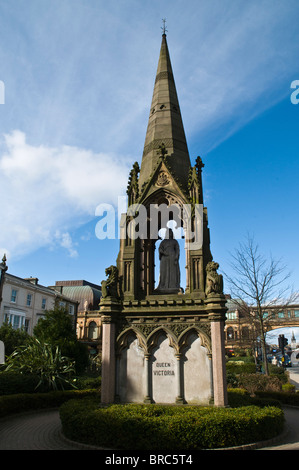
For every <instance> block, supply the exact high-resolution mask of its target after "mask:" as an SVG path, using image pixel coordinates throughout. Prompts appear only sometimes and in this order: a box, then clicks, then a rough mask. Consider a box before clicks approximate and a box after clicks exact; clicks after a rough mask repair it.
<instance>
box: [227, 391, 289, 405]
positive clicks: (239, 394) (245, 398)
mask: <svg viewBox="0 0 299 470" xmlns="http://www.w3.org/2000/svg"><path fill="white" fill-rule="evenodd" d="M227 396H228V404H229V406H231V407H232V408H236V407H239V406H249V405H255V406H260V407H261V408H263V407H264V406H277V407H278V408H281V403H280V401H279V400H277V399H275V398H272V397H271V396H269V397H267V396H266V397H261V398H259V397H252V396H250V394H249V393H248V392H247V390H245V389H244V388H232V389H228V390H227Z"/></svg>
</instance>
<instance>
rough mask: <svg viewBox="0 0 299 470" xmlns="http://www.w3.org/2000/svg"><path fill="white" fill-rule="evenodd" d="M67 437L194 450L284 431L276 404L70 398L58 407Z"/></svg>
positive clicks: (123, 445) (98, 443) (117, 444)
mask: <svg viewBox="0 0 299 470" xmlns="http://www.w3.org/2000/svg"><path fill="white" fill-rule="evenodd" d="M60 418H61V422H62V427H63V432H64V434H65V436H66V437H67V438H69V439H72V440H75V441H79V442H81V443H86V444H90V445H95V446H97V447H106V448H110V449H117V450H160V451H164V450H167V451H168V450H197V449H213V448H221V447H231V446H238V445H244V444H248V443H252V442H257V441H261V440H266V439H270V438H272V437H275V436H277V435H279V434H280V433H281V432H282V430H283V424H284V415H283V411H282V410H281V409H280V408H278V407H273V406H272V407H270V406H266V407H264V408H260V407H258V406H246V407H239V408H215V407H199V406H169V405H168V406H167V405H154V404H151V405H137V404H129V405H120V404H118V405H108V406H102V405H100V403H99V400H97V399H92V398H89V399H83V400H70V401H68V402H66V403H64V404H63V405H62V406H61V408H60Z"/></svg>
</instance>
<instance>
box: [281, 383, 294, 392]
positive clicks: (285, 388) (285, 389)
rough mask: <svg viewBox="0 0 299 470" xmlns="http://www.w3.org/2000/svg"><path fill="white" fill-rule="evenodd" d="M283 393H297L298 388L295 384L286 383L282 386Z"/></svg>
mask: <svg viewBox="0 0 299 470" xmlns="http://www.w3.org/2000/svg"><path fill="white" fill-rule="evenodd" d="M282 391H283V392H294V393H295V392H296V387H295V385H294V384H290V383H286V384H282Z"/></svg>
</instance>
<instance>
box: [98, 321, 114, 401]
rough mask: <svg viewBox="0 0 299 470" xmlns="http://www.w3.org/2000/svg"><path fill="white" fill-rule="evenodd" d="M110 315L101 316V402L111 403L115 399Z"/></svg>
mask: <svg viewBox="0 0 299 470" xmlns="http://www.w3.org/2000/svg"><path fill="white" fill-rule="evenodd" d="M111 320H112V319H111V317H110V316H108V315H107V316H104V317H102V321H103V326H102V328H103V336H102V338H103V339H102V382H101V401H102V403H113V402H114V399H115V324H114V323H112V321H111Z"/></svg>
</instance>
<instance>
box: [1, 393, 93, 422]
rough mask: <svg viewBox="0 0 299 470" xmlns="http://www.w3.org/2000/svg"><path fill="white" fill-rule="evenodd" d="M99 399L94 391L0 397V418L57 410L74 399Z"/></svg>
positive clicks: (20, 394)
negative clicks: (50, 409) (21, 413)
mask: <svg viewBox="0 0 299 470" xmlns="http://www.w3.org/2000/svg"><path fill="white" fill-rule="evenodd" d="M90 396H92V397H99V393H98V392H97V391H96V390H65V391H56V392H49V393H19V394H14V395H3V396H0V418H3V417H5V416H8V415H10V414H13V413H20V412H24V411H32V410H40V409H46V408H59V407H60V406H61V405H62V404H63V403H65V402H66V401H68V400H70V399H74V398H80V399H83V398H86V397H90Z"/></svg>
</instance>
